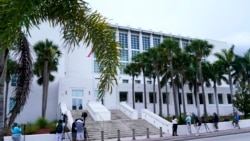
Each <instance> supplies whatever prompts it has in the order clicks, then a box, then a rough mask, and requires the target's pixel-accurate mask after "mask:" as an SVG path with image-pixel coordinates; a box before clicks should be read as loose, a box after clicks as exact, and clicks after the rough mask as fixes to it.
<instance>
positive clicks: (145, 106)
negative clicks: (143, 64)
mask: <svg viewBox="0 0 250 141" xmlns="http://www.w3.org/2000/svg"><path fill="white" fill-rule="evenodd" d="M142 73H143V83H144V84H143V86H144V108H145V109H147V92H146V79H145V73H144V70H142Z"/></svg>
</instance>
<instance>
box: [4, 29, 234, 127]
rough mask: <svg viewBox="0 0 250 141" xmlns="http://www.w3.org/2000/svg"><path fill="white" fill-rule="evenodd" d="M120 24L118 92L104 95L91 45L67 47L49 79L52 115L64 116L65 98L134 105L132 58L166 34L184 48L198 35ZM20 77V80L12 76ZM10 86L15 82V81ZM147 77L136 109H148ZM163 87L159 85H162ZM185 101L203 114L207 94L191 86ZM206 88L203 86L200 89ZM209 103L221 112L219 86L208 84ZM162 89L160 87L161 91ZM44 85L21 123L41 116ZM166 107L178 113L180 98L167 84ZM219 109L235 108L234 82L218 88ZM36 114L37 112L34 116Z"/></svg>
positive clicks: (217, 45) (138, 87) (74, 103)
mask: <svg viewBox="0 0 250 141" xmlns="http://www.w3.org/2000/svg"><path fill="white" fill-rule="evenodd" d="M111 27H112V28H114V29H115V36H116V40H117V41H118V42H120V44H121V45H122V46H123V47H124V48H123V49H122V50H120V64H121V67H120V68H117V69H118V76H117V80H118V85H117V86H114V87H113V91H112V93H108V92H106V94H105V96H104V99H102V100H99V99H98V98H97V95H98V88H97V86H98V82H99V75H100V73H99V66H98V63H97V62H96V60H95V55H94V54H92V53H91V47H86V46H84V45H83V46H81V47H79V48H75V49H74V50H73V51H72V52H71V51H70V52H68V51H67V50H62V52H63V55H62V57H61V58H60V65H59V69H58V72H56V73H54V75H55V76H56V79H55V81H53V82H50V84H49V93H48V105H47V112H46V118H47V119H50V120H54V119H56V118H59V117H60V115H59V114H58V113H59V112H58V111H59V109H58V104H60V103H61V102H62V103H65V104H66V105H67V107H68V109H71V110H81V109H83V110H84V109H86V104H87V103H88V102H92V101H99V102H102V103H103V105H104V106H105V107H107V108H108V109H116V108H117V105H118V103H119V102H121V101H126V102H127V104H128V105H130V106H131V107H132V78H131V76H129V75H126V74H124V71H123V70H124V68H125V67H126V65H128V64H129V63H130V62H131V58H132V57H133V56H135V55H137V54H139V53H142V52H143V51H146V50H147V49H149V48H151V47H155V46H157V45H158V44H160V43H161V42H162V41H163V39H164V38H173V39H176V40H178V41H179V44H180V47H181V48H184V47H185V46H187V45H188V44H189V43H190V42H191V41H192V40H193V39H192V38H190V37H183V36H176V35H171V34H165V33H161V32H153V31H149V30H143V29H136V28H131V27H124V26H118V25H111ZM207 41H208V42H209V43H210V44H213V45H214V49H213V52H212V53H211V54H213V53H214V52H219V51H220V50H221V49H223V48H227V44H226V43H225V42H220V41H215V40H207ZM206 59H207V60H209V61H213V60H215V57H214V56H213V55H210V56H209V57H208V58H206ZM12 81H13V82H14V79H13V80H12ZM152 82H153V80H152V79H150V78H146V85H147V87H146V88H147V93H146V96H147V98H146V99H147V101H146V103H147V108H148V109H149V110H151V111H153V105H154V104H153V83H152ZM10 85H11V86H10V89H13V88H14V87H15V85H13V83H12V84H10ZM143 85H144V84H143V78H142V74H141V75H140V76H139V77H136V78H135V87H134V88H135V89H134V90H135V109H136V110H138V111H139V116H140V110H141V109H143V108H144V101H143V100H144V98H143V96H144V95H143ZM156 88H157V86H156ZM184 91H185V94H184V96H185V101H184V102H185V103H186V107H187V108H186V109H187V112H195V113H197V108H199V109H200V113H201V114H203V101H202V97H201V94H200V95H199V99H200V104H198V105H199V106H198V107H196V106H195V97H194V95H193V92H192V91H190V90H189V88H188V87H187V86H185V90H184ZM200 92H201V90H200ZM205 92H206V103H207V111H208V114H209V115H211V114H212V113H213V112H216V105H215V94H214V90H213V88H205ZM156 93H158V92H157V90H156ZM9 96H10V97H9V100H8V103H9V109H11V97H12V96H13V94H12V91H11V90H10V91H9ZM41 100H42V87H41V86H38V85H37V83H36V78H35V79H34V81H33V84H32V88H31V93H30V96H29V100H28V102H27V104H26V105H25V107H24V110H23V111H22V112H21V114H20V115H19V116H18V118H17V122H24V123H25V122H32V121H35V120H36V119H37V118H39V117H40V116H41V109H42V108H41V103H42V101H41ZM162 100H163V101H162V112H163V115H166V114H167V101H169V113H170V114H171V115H173V114H174V103H173V94H172V88H171V87H170V86H167V88H166V87H163V88H162ZM218 102H219V111H220V114H221V115H228V114H230V113H232V100H231V95H230V91H229V86H227V85H223V86H221V87H219V88H218ZM178 105H180V106H179V108H180V111H181V112H183V108H182V107H183V106H182V103H181V100H179V103H178ZM156 113H159V101H158V94H156ZM29 115H32V116H29Z"/></svg>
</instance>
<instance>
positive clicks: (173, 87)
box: [170, 60, 179, 116]
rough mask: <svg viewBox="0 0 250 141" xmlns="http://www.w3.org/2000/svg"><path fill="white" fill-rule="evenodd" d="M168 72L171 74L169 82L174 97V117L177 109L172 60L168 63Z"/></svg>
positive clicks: (176, 114)
mask: <svg viewBox="0 0 250 141" xmlns="http://www.w3.org/2000/svg"><path fill="white" fill-rule="evenodd" d="M170 72H171V82H172V89H173V96H174V109H175V110H174V111H175V116H178V115H179V114H178V107H177V99H176V89H175V82H174V79H173V77H174V74H173V64H172V60H171V61H170Z"/></svg>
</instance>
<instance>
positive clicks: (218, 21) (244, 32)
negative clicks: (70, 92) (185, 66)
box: [32, 0, 250, 53]
mask: <svg viewBox="0 0 250 141" xmlns="http://www.w3.org/2000/svg"><path fill="white" fill-rule="evenodd" d="M86 1H87V2H88V3H89V6H90V7H91V8H92V9H93V10H97V11H98V12H99V13H101V15H103V16H104V17H106V18H107V20H108V22H110V23H112V24H118V25H122V26H127V25H129V26H130V27H133V28H139V27H140V28H142V29H145V30H149V29H151V30H152V31H162V32H163V33H171V34H174V35H182V36H189V37H192V38H201V39H214V40H219V41H226V42H227V43H228V44H229V45H231V44H235V46H236V48H235V52H236V53H242V52H245V51H246V50H247V49H248V48H250V0H86ZM41 30H45V31H39V32H40V33H46V30H48V32H50V31H51V29H48V28H44V29H43V27H42V28H41ZM53 30H55V29H53ZM39 32H38V31H37V30H34V31H33V33H34V34H39ZM57 34H59V33H57ZM32 36H34V35H32ZM44 36H48V37H47V38H49V39H50V38H51V37H49V36H52V35H51V34H50V35H42V36H39V38H38V37H32V42H33V43H34V42H36V41H37V40H39V39H40V38H44ZM56 36H57V35H56ZM56 36H55V35H53V37H56ZM53 37H52V38H53ZM40 40H44V39H40Z"/></svg>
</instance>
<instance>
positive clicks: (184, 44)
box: [182, 40, 188, 48]
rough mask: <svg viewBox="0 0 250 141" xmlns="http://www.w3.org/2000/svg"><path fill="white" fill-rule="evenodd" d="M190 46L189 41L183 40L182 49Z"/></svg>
mask: <svg viewBox="0 0 250 141" xmlns="http://www.w3.org/2000/svg"><path fill="white" fill-rule="evenodd" d="M187 45H188V41H187V40H182V48H185V47H186V46H187Z"/></svg>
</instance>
